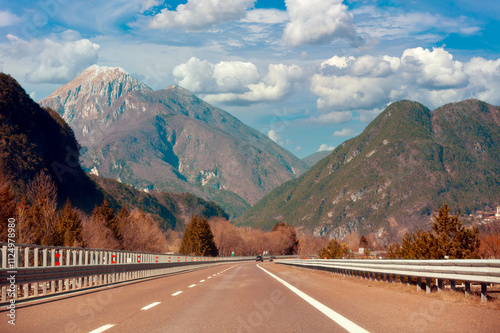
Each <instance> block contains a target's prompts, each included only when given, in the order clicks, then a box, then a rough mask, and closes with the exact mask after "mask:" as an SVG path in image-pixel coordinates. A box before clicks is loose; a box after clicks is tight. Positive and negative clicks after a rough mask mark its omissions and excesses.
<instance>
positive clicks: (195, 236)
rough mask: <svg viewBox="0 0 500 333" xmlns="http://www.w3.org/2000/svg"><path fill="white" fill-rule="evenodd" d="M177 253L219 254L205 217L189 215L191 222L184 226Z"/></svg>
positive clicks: (213, 255)
mask: <svg viewBox="0 0 500 333" xmlns="http://www.w3.org/2000/svg"><path fill="white" fill-rule="evenodd" d="M179 254H185V255H197V256H212V257H216V256H217V255H218V254H219V252H218V250H217V246H216V245H215V242H214V235H213V234H212V230H211V229H210V225H209V224H208V221H207V220H206V219H201V218H199V217H198V216H193V217H191V222H189V224H188V225H187V226H186V230H185V231H184V236H183V237H182V243H181V247H180V249H179Z"/></svg>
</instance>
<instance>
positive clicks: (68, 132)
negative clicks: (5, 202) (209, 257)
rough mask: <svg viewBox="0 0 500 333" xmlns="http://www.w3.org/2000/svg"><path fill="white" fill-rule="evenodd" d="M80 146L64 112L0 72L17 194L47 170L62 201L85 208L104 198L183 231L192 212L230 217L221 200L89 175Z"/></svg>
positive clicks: (0, 128) (1, 147) (10, 173)
mask: <svg viewBox="0 0 500 333" xmlns="http://www.w3.org/2000/svg"><path fill="white" fill-rule="evenodd" d="M70 95H72V93H68V96H70ZM69 99H70V98H68V100H69ZM104 99H106V98H104ZM96 100H97V98H96ZM73 119H75V118H73ZM79 150H80V146H79V144H78V142H77V141H76V139H75V135H74V133H73V130H72V129H71V128H70V126H69V125H68V124H67V123H66V122H65V121H64V120H63V119H62V118H61V116H59V115H58V114H57V113H56V112H54V111H53V110H51V109H43V108H41V107H40V106H39V105H38V104H37V103H35V102H34V101H33V100H31V98H30V97H29V96H28V94H26V92H25V91H24V89H23V88H22V87H21V86H20V85H19V84H18V83H17V82H16V81H15V80H14V79H13V78H12V77H10V76H9V75H5V74H3V73H0V174H1V175H2V178H3V179H6V180H7V181H8V182H9V183H10V184H11V185H12V187H13V189H14V192H15V194H16V195H17V197H18V198H20V197H21V196H23V195H25V194H26V190H27V188H28V184H29V182H30V181H31V180H32V179H33V178H35V176H36V175H37V174H38V173H39V172H41V171H43V172H45V173H46V174H48V175H50V176H51V178H52V180H53V181H54V183H55V186H56V188H57V194H58V201H59V204H60V205H62V204H64V202H65V201H66V200H67V199H69V200H70V201H71V203H72V205H73V206H75V207H77V208H79V209H82V210H84V211H86V212H87V213H91V212H92V210H93V209H94V207H95V206H96V205H101V204H102V202H103V200H104V198H106V199H107V200H108V202H110V204H111V206H112V207H113V208H114V209H115V210H116V211H118V210H119V209H120V208H121V207H123V206H125V207H127V208H129V209H133V208H138V209H141V210H144V211H145V212H147V213H150V214H152V216H153V218H154V219H155V220H156V221H157V222H158V223H159V224H160V225H161V226H162V227H163V228H164V229H168V228H173V229H175V228H177V229H180V230H182V229H183V228H184V225H186V224H187V223H188V222H189V220H190V218H191V215H193V214H195V215H198V216H203V217H206V218H210V217H212V216H220V217H227V215H226V214H225V212H224V211H223V210H222V209H221V208H220V207H219V206H217V204H215V203H213V202H207V201H205V200H203V199H201V198H199V197H196V196H194V195H191V194H173V193H165V192H151V193H145V192H143V191H138V190H136V189H134V188H133V187H131V186H127V185H125V184H122V183H119V182H117V181H116V180H113V179H106V178H102V177H97V176H90V177H89V175H88V174H87V173H85V172H84V170H83V169H82V168H81V166H80V163H79Z"/></svg>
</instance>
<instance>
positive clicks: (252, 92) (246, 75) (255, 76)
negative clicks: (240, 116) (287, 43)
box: [173, 57, 304, 104]
mask: <svg viewBox="0 0 500 333" xmlns="http://www.w3.org/2000/svg"><path fill="white" fill-rule="evenodd" d="M173 74H174V76H175V78H176V79H177V81H178V83H179V85H180V86H182V87H184V88H186V89H188V90H191V91H192V92H194V93H204V94H207V95H206V96H204V99H205V100H206V101H207V102H209V103H214V102H221V103H247V104H248V103H257V102H263V101H279V100H281V99H282V98H284V97H285V96H287V95H288V94H290V93H291V92H292V91H293V89H294V86H295V84H296V83H298V82H300V81H301V80H302V79H303V77H304V73H303V70H302V69H301V68H300V67H298V66H296V65H291V66H287V65H284V64H270V65H269V70H268V73H267V75H266V76H265V77H264V78H261V76H260V74H259V72H258V69H257V66H255V64H253V63H251V62H241V61H222V62H219V63H218V64H215V65H214V64H212V63H210V62H208V61H206V60H203V61H202V60H199V59H198V58H195V57H192V58H191V59H189V61H188V62H186V63H184V64H181V65H178V66H176V67H175V68H174V70H173Z"/></svg>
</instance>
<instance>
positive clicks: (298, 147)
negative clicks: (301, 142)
mask: <svg viewBox="0 0 500 333" xmlns="http://www.w3.org/2000/svg"><path fill="white" fill-rule="evenodd" d="M301 150H302V147H301V146H297V147H295V149H294V151H301Z"/></svg>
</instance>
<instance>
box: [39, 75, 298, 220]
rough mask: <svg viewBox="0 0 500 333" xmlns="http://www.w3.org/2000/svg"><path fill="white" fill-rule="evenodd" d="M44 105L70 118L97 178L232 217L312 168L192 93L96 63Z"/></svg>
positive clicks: (86, 162) (84, 157) (87, 165)
mask: <svg viewBox="0 0 500 333" xmlns="http://www.w3.org/2000/svg"><path fill="white" fill-rule="evenodd" d="M96 73H97V74H96ZM40 104H41V105H43V106H47V107H51V108H54V109H55V110H57V112H58V113H59V114H60V115H61V116H62V117H63V118H64V119H65V120H66V121H68V123H69V124H70V126H71V127H72V128H73V130H74V132H75V135H76V137H77V139H78V140H79V142H80V143H81V144H82V146H83V155H82V158H81V161H82V164H83V166H84V167H85V168H87V169H88V170H91V171H92V172H93V173H94V174H98V175H100V176H103V177H107V178H113V179H117V180H119V181H121V182H123V183H126V184H130V185H132V186H134V187H136V188H139V189H148V190H156V191H173V192H189V193H192V194H195V195H197V196H200V197H202V198H205V199H207V200H213V201H215V202H217V203H218V204H219V205H220V206H221V207H223V208H224V209H225V210H226V211H227V212H228V213H229V214H230V215H231V216H237V215H239V214H241V213H242V212H243V211H245V210H246V209H248V208H249V207H250V205H252V204H255V203H256V202H257V201H258V200H260V199H261V198H262V197H263V196H264V195H265V194H267V193H268V192H269V191H271V190H272V189H274V188H275V187H276V186H278V185H281V184H282V183H284V182H285V181H288V180H290V179H293V178H295V177H296V176H298V175H300V174H301V173H302V172H304V171H305V169H306V166H305V163H304V162H302V161H301V160H299V159H298V158H297V157H295V156H294V155H293V154H291V153H290V152H288V151H286V150H285V149H283V148H282V147H280V146H279V145H277V144H276V143H274V142H273V141H272V140H270V139H269V138H268V137H267V136H265V135H263V134H262V133H260V132H258V131H256V130H254V129H252V128H250V127H248V126H246V125H244V124H243V123H242V122H240V121H239V120H238V119H236V118H235V117H233V116H232V115H230V114H229V113H227V112H225V111H223V110H221V109H218V108H215V107H212V106H211V105H209V104H207V103H205V102H204V101H202V100H201V99H199V98H198V97H196V96H195V95H193V94H192V93H190V92H189V91H187V90H185V89H183V88H181V87H178V86H171V87H168V88H167V89H163V90H158V91H152V90H151V89H150V88H148V87H147V86H145V85H143V84H141V83H140V82H139V81H137V80H136V79H135V78H133V77H132V76H131V75H129V74H128V73H126V72H125V71H124V70H122V69H118V68H109V67H99V66H92V67H90V68H89V69H87V70H86V71H84V72H83V73H82V74H81V75H80V76H78V77H77V78H76V79H74V80H73V81H71V82H69V83H68V84H66V85H64V86H63V87H61V88H59V89H58V90H56V91H55V92H54V93H53V94H52V95H51V96H49V97H47V98H45V99H44V100H42V101H41V102H40Z"/></svg>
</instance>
